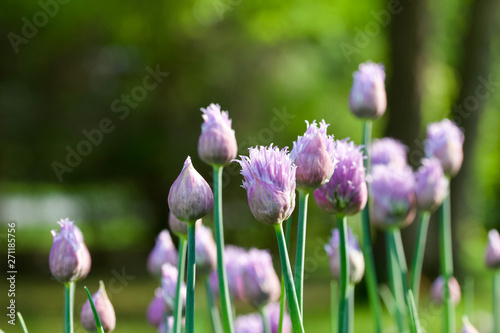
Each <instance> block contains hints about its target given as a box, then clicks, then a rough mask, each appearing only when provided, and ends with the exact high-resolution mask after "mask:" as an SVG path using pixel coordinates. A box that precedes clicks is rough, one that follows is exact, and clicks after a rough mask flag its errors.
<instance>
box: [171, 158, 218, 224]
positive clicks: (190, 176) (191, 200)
mask: <svg viewBox="0 0 500 333" xmlns="http://www.w3.org/2000/svg"><path fill="white" fill-rule="evenodd" d="M213 205H214V195H213V193H212V189H211V188H210V186H209V185H208V183H207V182H206V181H205V179H203V177H202V176H201V175H200V174H199V173H198V171H196V170H195V168H194V167H193V164H192V163H191V158H190V157H189V156H188V157H187V159H186V161H185V162H184V167H183V168H182V171H181V173H180V174H179V176H178V177H177V179H176V180H175V181H174V183H173V184H172V186H171V187H170V192H169V193H168V207H169V208H170V211H171V212H172V214H174V216H175V217H176V218H177V219H179V220H181V221H183V222H195V221H196V220H198V219H200V218H202V217H203V216H205V215H207V213H208V212H209V211H210V210H211V209H212V207H213Z"/></svg>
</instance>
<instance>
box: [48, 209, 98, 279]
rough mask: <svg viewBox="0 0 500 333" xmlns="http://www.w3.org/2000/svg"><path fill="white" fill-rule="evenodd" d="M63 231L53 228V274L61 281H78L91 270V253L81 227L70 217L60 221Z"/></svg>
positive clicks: (51, 265)
mask: <svg viewBox="0 0 500 333" xmlns="http://www.w3.org/2000/svg"><path fill="white" fill-rule="evenodd" d="M58 223H59V225H60V226H61V231H60V232H59V233H57V232H56V230H52V231H51V233H52V237H53V244H52V248H51V250H50V255H49V267H50V272H51V273H52V276H53V277H54V278H55V279H56V280H57V281H59V282H61V283H69V282H74V281H77V280H79V279H81V278H84V277H86V276H87V274H88V273H89V271H90V266H91V262H92V261H91V259H90V253H89V250H88V249H87V246H86V245H85V242H84V241H83V235H82V232H81V231H80V229H79V228H78V227H77V226H76V225H74V222H73V221H70V220H69V219H67V218H66V219H62V220H60V221H59V222H58Z"/></svg>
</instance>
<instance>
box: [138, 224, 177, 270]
mask: <svg viewBox="0 0 500 333" xmlns="http://www.w3.org/2000/svg"><path fill="white" fill-rule="evenodd" d="M184 224H186V223H184ZM165 263H169V264H171V265H173V266H176V265H177V249H176V248H175V245H174V243H173V242H172V238H171V237H170V233H169V232H168V230H163V231H161V232H160V234H159V235H158V238H156V244H155V246H154V248H153V249H152V250H151V252H150V253H149V256H148V262H147V267H148V271H149V273H150V274H151V275H152V276H154V277H157V278H160V277H161V267H162V266H163V264H165Z"/></svg>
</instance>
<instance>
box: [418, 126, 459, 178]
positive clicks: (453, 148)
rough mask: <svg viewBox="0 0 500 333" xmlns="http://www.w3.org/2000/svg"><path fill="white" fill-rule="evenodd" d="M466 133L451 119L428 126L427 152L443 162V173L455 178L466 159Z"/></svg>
mask: <svg viewBox="0 0 500 333" xmlns="http://www.w3.org/2000/svg"><path fill="white" fill-rule="evenodd" d="M463 144H464V133H463V132H462V131H461V130H460V129H459V128H458V127H457V125H456V124H455V123H454V122H452V121H450V120H449V119H443V120H442V121H440V122H437V123H431V124H429V126H427V140H425V152H426V154H427V155H428V156H429V157H435V158H437V159H438V160H439V161H440V162H441V166H442V167H443V171H444V173H445V174H446V175H448V176H454V175H456V174H457V172H458V171H459V170H460V167H461V166H462V162H463V159H464V151H463Z"/></svg>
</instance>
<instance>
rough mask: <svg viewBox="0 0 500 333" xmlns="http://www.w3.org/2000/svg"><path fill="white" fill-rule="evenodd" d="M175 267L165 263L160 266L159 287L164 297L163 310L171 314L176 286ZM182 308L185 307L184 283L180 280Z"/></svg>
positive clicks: (173, 307)
mask: <svg viewBox="0 0 500 333" xmlns="http://www.w3.org/2000/svg"><path fill="white" fill-rule="evenodd" d="M177 274H178V271H177V267H175V266H172V265H170V264H169V263H166V264H164V265H163V266H162V268H161V289H162V291H163V297H164V298H165V311H166V313H167V314H169V315H171V314H173V312H174V309H175V295H176V288H177ZM180 298H181V302H182V309H184V308H185V307H186V284H185V283H184V281H181V296H180Z"/></svg>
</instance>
